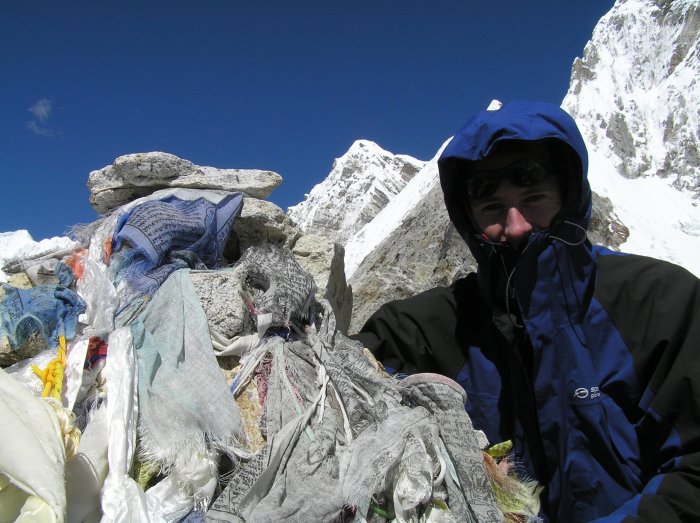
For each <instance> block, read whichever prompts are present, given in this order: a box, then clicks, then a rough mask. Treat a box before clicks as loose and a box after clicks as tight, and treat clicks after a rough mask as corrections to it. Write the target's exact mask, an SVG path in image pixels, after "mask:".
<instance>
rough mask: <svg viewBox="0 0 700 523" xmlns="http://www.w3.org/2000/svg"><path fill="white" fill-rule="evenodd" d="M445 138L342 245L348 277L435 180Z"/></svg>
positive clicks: (398, 224)
mask: <svg viewBox="0 0 700 523" xmlns="http://www.w3.org/2000/svg"><path fill="white" fill-rule="evenodd" d="M448 142H449V140H448V141H446V142H445V143H444V144H443V145H442V147H440V150H439V151H438V152H437V154H436V155H435V157H434V158H433V159H432V160H430V161H429V162H427V163H425V166H424V167H423V168H422V169H421V170H420V172H419V173H418V174H417V175H416V176H415V177H414V178H413V179H412V180H411V181H410V182H408V184H407V185H406V187H404V189H403V190H402V191H401V192H400V193H399V194H398V195H396V196H395V197H394V198H393V199H392V200H391V201H390V202H389V203H388V204H387V206H386V207H384V209H383V210H382V211H381V212H380V213H379V214H377V216H375V218H374V219H373V220H372V221H371V222H369V223H368V224H366V225H365V226H364V227H362V229H361V230H360V231H358V232H357V233H356V234H354V235H353V236H352V238H350V240H349V241H348V242H347V243H346V244H345V275H346V277H347V278H348V279H350V278H351V277H352V274H353V273H354V272H355V270H356V269H357V268H358V267H359V266H360V264H361V263H362V260H364V259H365V257H366V256H367V255H368V254H369V253H370V252H372V251H373V250H374V249H375V248H376V247H377V246H378V245H379V244H380V243H382V241H384V239H386V238H387V237H388V236H389V235H390V234H391V233H392V232H393V231H394V230H396V229H398V228H399V227H400V226H401V221H402V220H403V219H404V217H405V216H406V215H407V214H408V213H409V212H410V211H411V209H413V208H414V207H415V206H416V204H417V202H419V201H420V200H422V199H423V197H424V196H425V195H426V194H428V192H430V190H431V189H432V188H433V187H434V186H435V185H436V184H437V183H439V176H438V168H437V159H438V158H439V157H440V154H441V153H442V150H443V149H444V148H445V146H446V145H447V143H448Z"/></svg>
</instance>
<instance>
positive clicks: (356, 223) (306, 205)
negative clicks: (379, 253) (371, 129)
mask: <svg viewBox="0 0 700 523" xmlns="http://www.w3.org/2000/svg"><path fill="white" fill-rule="evenodd" d="M424 165H425V162H422V161H420V160H416V159H415V158H412V157H410V156H406V155H395V154H392V153H390V152H388V151H385V150H384V149H382V148H381V147H379V146H378V145H377V144H376V143H374V142H370V141H368V140H357V141H356V142H355V143H353V144H352V146H351V147H350V149H348V151H347V152H346V153H345V154H344V155H343V156H342V157H340V158H337V159H336V160H335V162H334V163H333V168H332V169H331V172H330V174H329V175H328V176H327V177H326V179H325V180H324V181H323V182H321V183H320V184H318V185H316V186H315V187H314V188H313V189H312V190H311V192H310V193H309V194H308V195H307V197H306V199H305V200H304V201H303V202H301V203H300V204H298V205H295V206H293V207H290V208H289V212H288V215H289V217H290V218H291V219H292V220H293V221H295V222H297V224H298V225H299V226H300V227H301V228H302V229H304V230H309V231H311V230H313V231H314V233H316V234H320V235H322V236H325V237H327V238H329V239H331V240H334V241H337V242H338V243H341V244H345V243H346V242H347V241H348V240H349V239H350V237H351V236H352V235H353V234H355V233H356V232H358V231H359V230H360V229H361V228H362V227H363V226H364V225H365V224H367V223H369V222H371V221H372V220H373V219H374V217H375V216H376V215H377V213H379V211H381V210H382V209H383V208H384V206H385V205H386V204H387V203H388V202H389V201H391V200H392V199H393V198H394V196H396V195H397V194H398V193H399V192H401V190H402V189H403V188H404V187H405V186H406V184H407V183H408V182H409V181H410V180H411V179H412V178H413V177H414V176H415V175H416V173H417V172H418V171H420V170H421V169H422V168H423V166H424ZM339 209H342V212H338V210H339Z"/></svg>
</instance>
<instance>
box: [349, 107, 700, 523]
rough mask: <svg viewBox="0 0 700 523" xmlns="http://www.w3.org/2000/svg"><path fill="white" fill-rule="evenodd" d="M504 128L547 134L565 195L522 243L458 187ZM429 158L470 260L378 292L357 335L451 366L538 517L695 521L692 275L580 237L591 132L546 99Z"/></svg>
mask: <svg viewBox="0 0 700 523" xmlns="http://www.w3.org/2000/svg"><path fill="white" fill-rule="evenodd" d="M504 140H526V141H543V142H544V143H546V144H547V145H548V146H549V149H550V151H551V152H552V154H553V155H554V156H555V157H556V159H557V165H559V166H560V167H561V172H562V179H561V180H560V182H561V183H560V186H561V187H563V192H564V194H563V206H562V210H561V211H560V213H559V214H558V215H557V216H556V217H555V218H554V220H553V223H552V225H551V226H550V227H549V228H548V229H546V230H542V231H538V232H534V233H532V234H531V235H530V236H529V237H528V239H527V243H526V245H525V247H524V248H522V249H521V251H520V252H517V253H516V252H513V251H512V250H511V249H510V248H509V247H508V246H507V245H505V244H497V243H494V242H491V241H488V240H486V239H484V237H482V235H481V234H479V231H476V230H475V229H474V226H473V225H472V223H471V221H470V219H469V215H468V210H467V209H466V208H465V204H464V198H463V191H464V180H465V178H466V177H468V176H469V170H470V163H471V162H474V161H477V160H481V159H483V158H485V157H486V156H488V155H489V153H490V152H491V151H492V150H493V148H494V146H495V145H496V144H498V143H499V142H501V141H504ZM438 166H439V170H440V181H441V184H442V188H443V192H444V198H445V204H446V207H447V211H448V213H449V216H450V219H451V220H452V222H453V224H454V225H455V227H456V229H457V231H458V232H459V233H460V234H461V236H462V237H463V238H464V240H465V241H466V243H467V245H468V246H469V248H470V250H471V252H472V253H473V255H474V257H475V258H476V260H477V262H478V271H477V274H476V275H474V274H472V275H469V276H467V277H466V278H464V279H462V280H459V281H457V282H456V283H455V284H454V285H453V286H452V287H450V288H437V289H432V290H429V291H426V292H425V293H422V294H420V295H418V296H415V297H413V298H409V299H407V300H400V301H396V302H390V303H389V304H386V305H384V306H383V307H382V308H380V310H379V311H377V313H375V314H374V315H373V316H372V317H371V318H370V319H369V320H368V321H367V323H366V324H365V326H364V327H363V328H362V330H361V332H360V333H359V334H358V335H357V336H356V338H357V339H360V340H361V341H363V342H364V343H365V345H366V346H367V347H369V348H370V349H371V350H372V351H373V352H374V353H375V354H376V355H377V357H378V358H379V359H380V360H382V361H383V362H384V363H385V365H386V366H387V367H390V368H393V369H395V370H397V371H399V372H407V373H411V372H440V373H443V374H446V375H448V376H450V377H452V378H454V379H455V380H456V381H458V382H459V383H460V384H461V385H462V386H463V387H464V389H465V390H466V392H467V398H468V399H467V405H466V408H467V411H468V412H469V414H470V417H471V418H472V421H473V423H474V426H475V427H476V428H480V429H482V430H484V432H485V433H486V435H487V437H488V438H489V441H490V442H491V443H498V442H501V441H504V440H512V441H513V445H514V450H513V454H514V456H513V457H514V459H515V460H516V462H519V463H521V464H522V466H523V467H524V469H525V472H526V473H527V474H528V475H529V476H531V477H533V478H534V479H537V480H538V481H539V482H540V484H542V485H543V486H544V487H545V488H544V491H543V494H542V496H541V499H542V513H541V515H542V517H543V518H544V519H545V520H552V521H566V522H576V521H591V520H596V519H597V518H600V521H622V520H623V519H625V518H626V517H630V516H633V517H639V518H641V519H646V520H649V521H670V520H674V519H678V520H688V521H700V358H699V357H698V354H697V347H698V346H700V284H699V282H698V280H697V278H695V277H694V276H692V275H690V274H689V273H688V272H687V271H685V270H684V269H681V268H679V267H677V266H674V265H672V264H668V263H665V262H660V261H658V260H653V259H650V258H643V257H639V256H633V255H621V254H620V253H612V252H611V251H609V250H607V249H605V248H602V247H593V246H591V244H590V243H589V242H588V240H587V239H586V236H585V229H586V228H587V227H588V224H589V221H590V217H591V189H590V186H589V183H588V180H587V168H588V158H587V153H586V148H585V145H584V142H583V139H582V137H581V135H580V132H579V130H578V128H577V126H576V124H575V122H574V120H573V119H572V118H571V117H570V116H569V115H568V114H567V113H566V112H565V111H563V110H562V109H561V108H559V107H557V106H555V105H551V104H546V103H538V102H524V101H514V102H509V103H505V104H503V106H502V107H501V108H500V109H498V110H493V111H489V110H487V111H482V112H480V113H478V114H477V115H476V116H474V117H473V118H471V119H470V120H469V121H468V122H467V123H466V125H465V126H464V127H463V128H462V129H461V130H460V131H459V132H458V133H457V134H456V135H455V136H454V138H453V139H452V140H451V142H450V143H449V144H448V145H447V146H446V148H445V150H444V151H443V153H442V155H441V157H440V159H439V161H438ZM681 311H682V312H681ZM669 516H670V517H671V518H672V519H667V518H668V517H669Z"/></svg>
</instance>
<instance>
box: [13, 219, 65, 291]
mask: <svg viewBox="0 0 700 523" xmlns="http://www.w3.org/2000/svg"><path fill="white" fill-rule="evenodd" d="M76 245H77V243H76V242H74V241H73V240H71V239H70V238H68V237H66V236H54V237H53V238H47V239H44V240H41V241H38V242H37V241H34V240H33V239H32V236H31V235H30V234H29V231H27V230H26V229H21V230H19V231H12V232H0V283H5V282H7V280H8V277H7V274H5V273H4V272H2V267H3V265H5V263H7V262H9V261H11V260H16V259H26V258H33V257H36V256H40V255H42V254H44V253H48V252H53V251H56V250H60V249H69V248H75V247H76Z"/></svg>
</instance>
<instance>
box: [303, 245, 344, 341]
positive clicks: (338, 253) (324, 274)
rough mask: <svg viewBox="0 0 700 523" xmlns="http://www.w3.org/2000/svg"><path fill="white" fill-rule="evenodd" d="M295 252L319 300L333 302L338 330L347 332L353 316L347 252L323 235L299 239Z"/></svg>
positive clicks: (331, 303)
mask: <svg viewBox="0 0 700 523" xmlns="http://www.w3.org/2000/svg"><path fill="white" fill-rule="evenodd" d="M292 252H293V253H294V256H295V258H296V260H297V261H298V262H299V265H301V267H302V268H303V269H304V270H305V271H306V272H308V273H309V274H311V276H312V277H313V279H314V281H315V282H316V287H317V292H316V299H317V300H319V301H320V300H322V299H324V298H325V299H327V300H328V303H330V305H331V308H332V309H333V313H334V314H335V320H336V325H337V328H338V330H340V331H341V332H344V333H347V331H348V328H349V327H350V316H351V314H352V288H351V287H350V286H349V285H348V284H347V282H346V281H345V263H344V259H345V249H344V248H343V246H342V245H340V244H339V243H335V242H332V241H331V240H328V239H327V238H324V237H322V236H314V235H310V234H309V235H305V236H302V237H300V238H299V239H298V240H297V241H296V243H295V244H294V246H293V247H292Z"/></svg>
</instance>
